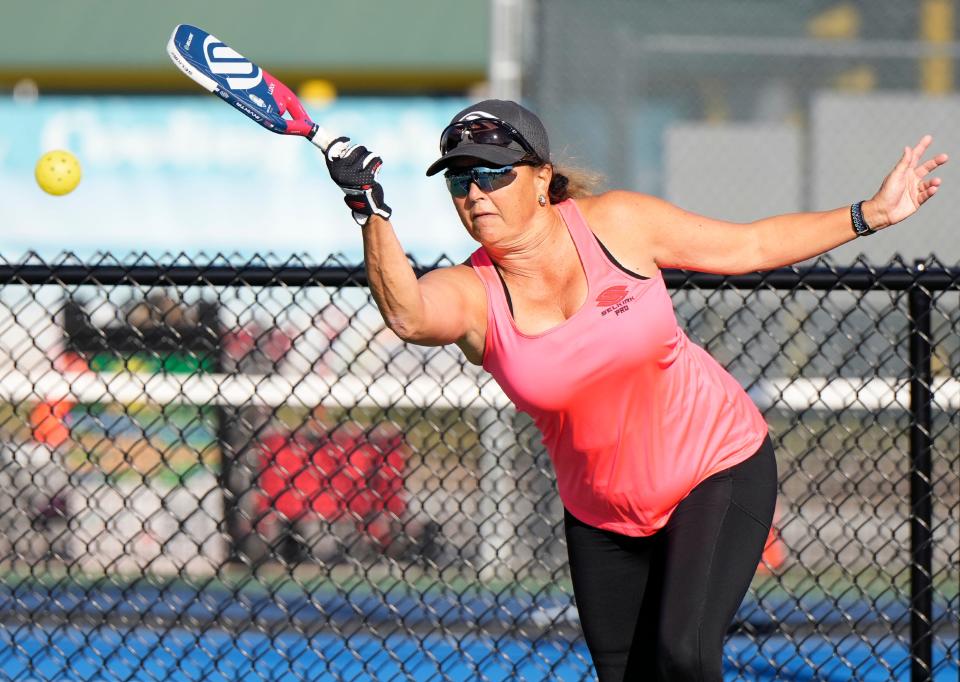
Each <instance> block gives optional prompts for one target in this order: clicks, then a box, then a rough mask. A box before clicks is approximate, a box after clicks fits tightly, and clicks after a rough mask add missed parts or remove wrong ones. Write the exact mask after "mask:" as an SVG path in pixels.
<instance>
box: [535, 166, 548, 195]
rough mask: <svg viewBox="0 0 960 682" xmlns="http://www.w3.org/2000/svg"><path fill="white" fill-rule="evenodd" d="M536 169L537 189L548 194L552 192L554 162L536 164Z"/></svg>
mask: <svg viewBox="0 0 960 682" xmlns="http://www.w3.org/2000/svg"><path fill="white" fill-rule="evenodd" d="M535 170H536V173H535V174H534V180H535V182H536V185H537V191H539V192H542V193H543V194H548V193H549V192H550V180H552V179H553V164H550V163H545V164H543V165H542V166H536V167H535Z"/></svg>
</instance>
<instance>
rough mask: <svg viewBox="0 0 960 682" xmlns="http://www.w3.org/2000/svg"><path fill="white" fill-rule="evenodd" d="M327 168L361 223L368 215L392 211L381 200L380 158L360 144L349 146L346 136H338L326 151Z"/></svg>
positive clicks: (384, 214) (383, 216)
mask: <svg viewBox="0 0 960 682" xmlns="http://www.w3.org/2000/svg"><path fill="white" fill-rule="evenodd" d="M325 156H326V159H327V170H329V171H330V177H331V178H333V181H334V182H335V183H337V185H339V186H340V189H342V190H343V193H344V194H346V196H345V197H344V198H343V201H344V202H345V203H346V204H347V206H348V207H349V208H350V210H351V211H353V219H354V220H356V221H357V223H358V224H360V225H364V224H365V223H366V222H367V219H368V218H369V217H370V216H372V215H378V216H380V217H381V218H389V217H390V214H391V213H392V211H391V210H390V207H389V206H387V205H386V204H385V203H383V187H382V186H381V185H380V183H379V182H377V175H379V173H380V166H382V165H383V159H381V158H380V157H379V156H376V155H375V154H373V153H372V152H371V151H370V150H368V149H367V148H366V147H364V146H362V145H358V144H355V145H353V146H350V138H349V137H338V138H337V139H335V140H334V141H333V142H331V143H330V146H329V147H327V153H326V155H325Z"/></svg>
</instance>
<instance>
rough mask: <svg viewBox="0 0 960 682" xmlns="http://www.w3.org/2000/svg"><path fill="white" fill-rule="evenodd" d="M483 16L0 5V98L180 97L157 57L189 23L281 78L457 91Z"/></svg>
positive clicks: (377, 7)
mask: <svg viewBox="0 0 960 682" xmlns="http://www.w3.org/2000/svg"><path fill="white" fill-rule="evenodd" d="M488 12H489V9H488V3H487V2H470V3H466V2H444V1H442V0H394V1H390V0H366V1H365V2H359V1H356V0H354V1H352V2H350V1H346V0H315V1H313V2H310V1H307V0H283V1H282V2H276V3H271V2H268V1H266V0H258V1H253V0H231V1H229V2H228V1H226V0H156V1H154V2H146V1H144V0H112V1H111V0H31V1H29V2H22V1H14V0H0V87H9V85H11V84H12V83H13V82H16V81H17V80H19V79H20V78H23V77H30V78H34V79H35V80H37V81H38V82H39V83H40V86H41V88H45V87H46V88H53V89H62V90H74V89H78V90H79V89H85V88H91V87H92V88H104V89H121V90H146V91H150V90H157V89H162V90H170V89H181V90H183V89H186V88H185V85H189V84H185V82H184V81H183V80H182V78H183V77H182V76H181V75H179V74H178V73H177V72H176V70H175V69H173V67H172V65H170V64H169V62H168V60H167V56H166V51H165V47H166V42H167V39H168V38H169V36H170V33H171V31H172V30H173V27H174V26H175V25H176V24H178V23H190V24H195V25H197V26H200V27H201V28H204V29H206V30H208V31H210V32H211V33H213V34H214V35H216V36H217V37H219V38H221V39H222V40H224V41H225V42H226V43H227V44H228V45H230V46H231V47H234V48H236V49H237V50H238V51H239V52H241V53H242V54H244V55H245V56H247V57H250V58H251V59H253V60H255V61H257V62H258V63H260V64H261V65H262V66H265V67H266V68H267V69H268V70H270V71H271V72H274V73H275V74H277V75H278V76H280V77H281V78H283V77H286V78H289V79H291V80H294V81H298V80H305V79H308V78H327V79H329V80H332V81H334V83H335V84H336V85H337V86H338V88H339V89H342V90H358V91H364V90H386V91H390V90H440V91H443V90H449V91H460V90H463V89H464V88H466V87H469V86H470V85H472V84H473V83H476V82H477V81H479V80H483V78H484V77H485V73H486V63H487V43H488Z"/></svg>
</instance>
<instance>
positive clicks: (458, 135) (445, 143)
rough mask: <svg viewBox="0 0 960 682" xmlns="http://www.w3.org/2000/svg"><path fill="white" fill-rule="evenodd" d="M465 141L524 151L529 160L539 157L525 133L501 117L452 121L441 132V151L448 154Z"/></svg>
mask: <svg viewBox="0 0 960 682" xmlns="http://www.w3.org/2000/svg"><path fill="white" fill-rule="evenodd" d="M465 142H473V143H475V144H490V145H494V146H496V147H506V148H507V149H514V150H516V151H522V152H524V153H525V154H526V155H527V157H529V159H528V160H533V159H538V158H539V157H538V156H537V153H536V152H535V151H534V150H533V147H532V146H531V145H530V143H529V142H527V141H526V140H525V139H524V137H523V135H521V134H520V132H519V131H518V130H517V129H516V128H514V127H513V126H512V125H510V124H509V123H507V122H506V121H501V120H500V119H499V118H472V119H470V120H468V121H457V122H456V123H451V124H450V125H448V126H447V127H446V128H444V129H443V132H442V133H440V153H441V154H447V153H448V152H451V151H453V150H454V149H456V148H457V147H459V146H460V145H461V144H463V143H465Z"/></svg>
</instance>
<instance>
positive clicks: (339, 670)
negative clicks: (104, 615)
mask: <svg viewBox="0 0 960 682" xmlns="http://www.w3.org/2000/svg"><path fill="white" fill-rule="evenodd" d="M848 640H849V641H839V642H836V641H829V640H826V639H824V638H816V637H811V638H807V639H805V640H803V641H802V642H800V643H799V648H800V651H801V652H802V653H803V656H802V657H801V656H798V655H797V646H798V642H797V641H788V640H787V639H786V638H784V637H779V636H774V637H768V638H766V639H764V641H763V644H762V646H761V647H759V648H758V647H757V646H756V645H755V644H754V643H753V642H752V641H751V640H750V639H749V638H747V637H743V636H737V637H733V638H731V639H730V640H729V641H728V645H727V649H726V654H727V656H728V658H732V659H734V660H736V661H737V662H738V665H737V666H736V668H735V667H734V666H733V665H732V664H731V661H730V660H728V661H727V662H726V663H725V665H726V666H727V669H726V674H725V679H727V680H828V681H832V680H837V681H839V680H851V679H856V680H865V681H872V680H903V679H909V663H908V660H907V649H906V646H905V645H904V644H903V643H902V642H898V641H896V640H894V639H893V638H890V637H887V638H884V639H879V640H875V641H871V642H869V643H865V642H863V641H861V640H860V639H859V638H858V637H852V638H848ZM834 647H837V649H838V650H839V652H840V654H841V656H842V657H838V656H837V652H836V651H835V650H834ZM951 653H952V656H953V658H954V662H953V663H952V664H950V663H949V662H948V661H947V660H946V659H947V652H946V651H945V650H944V649H943V648H942V647H941V648H940V649H939V650H937V651H936V652H935V670H936V674H935V676H934V679H935V680H936V681H937V682H945V681H946V680H950V681H951V682H955V680H956V679H957V675H958V670H957V665H956V662H955V659H956V652H955V651H953V652H951ZM0 671H2V672H3V679H13V680H22V681H24V682H27V681H33V680H57V681H65V680H85V681H87V682H100V681H101V680H102V681H106V680H111V681H112V680H158V681H159V680H169V681H171V682H185V681H188V680H189V681H193V680H216V681H220V680H222V681H224V682H225V681H227V680H230V681H233V680H243V681H251V682H252V681H253V680H270V681H271V682H273V681H275V682H294V681H297V682H300V681H303V680H357V681H360V680H373V679H376V680H407V679H414V680H443V679H448V680H456V681H458V682H460V681H464V682H466V681H467V680H480V679H484V680H491V681H494V680H496V681H501V680H502V681H504V682H506V681H507V680H582V679H594V678H593V677H592V675H591V667H590V665H589V655H588V653H587V650H586V647H585V645H584V644H583V643H582V641H580V642H578V643H576V644H573V645H571V644H569V643H568V642H566V641H565V640H549V639H542V640H539V641H538V642H536V644H531V643H530V642H527V641H525V640H519V639H517V638H516V637H513V636H504V637H499V638H484V639H480V638H477V637H475V636H472V635H465V636H462V637H454V636H438V635H426V636H425V637H424V640H423V641H420V640H419V639H418V638H416V637H413V636H411V635H407V634H403V635H390V634H385V635H384V636H383V637H378V638H374V637H372V636H371V635H370V634H368V633H364V634H355V635H351V634H349V633H348V632H344V633H343V634H342V635H339V636H338V635H332V634H323V635H317V636H314V637H311V638H306V637H301V636H297V635H295V634H281V635H277V636H274V637H272V638H271V637H269V636H267V635H265V634H262V633H249V634H239V635H230V634H227V633H224V632H222V631H217V630H208V631H206V632H192V631H188V630H171V631H168V632H166V633H157V632H155V631H152V630H150V629H146V628H136V629H126V630H124V629H120V628H117V627H115V626H100V627H95V628H83V627H77V626H72V625H65V626H51V627H50V628H42V627H38V626H36V625H28V626H26V625H25V626H9V627H4V628H3V629H0ZM854 671H855V672H854Z"/></svg>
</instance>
